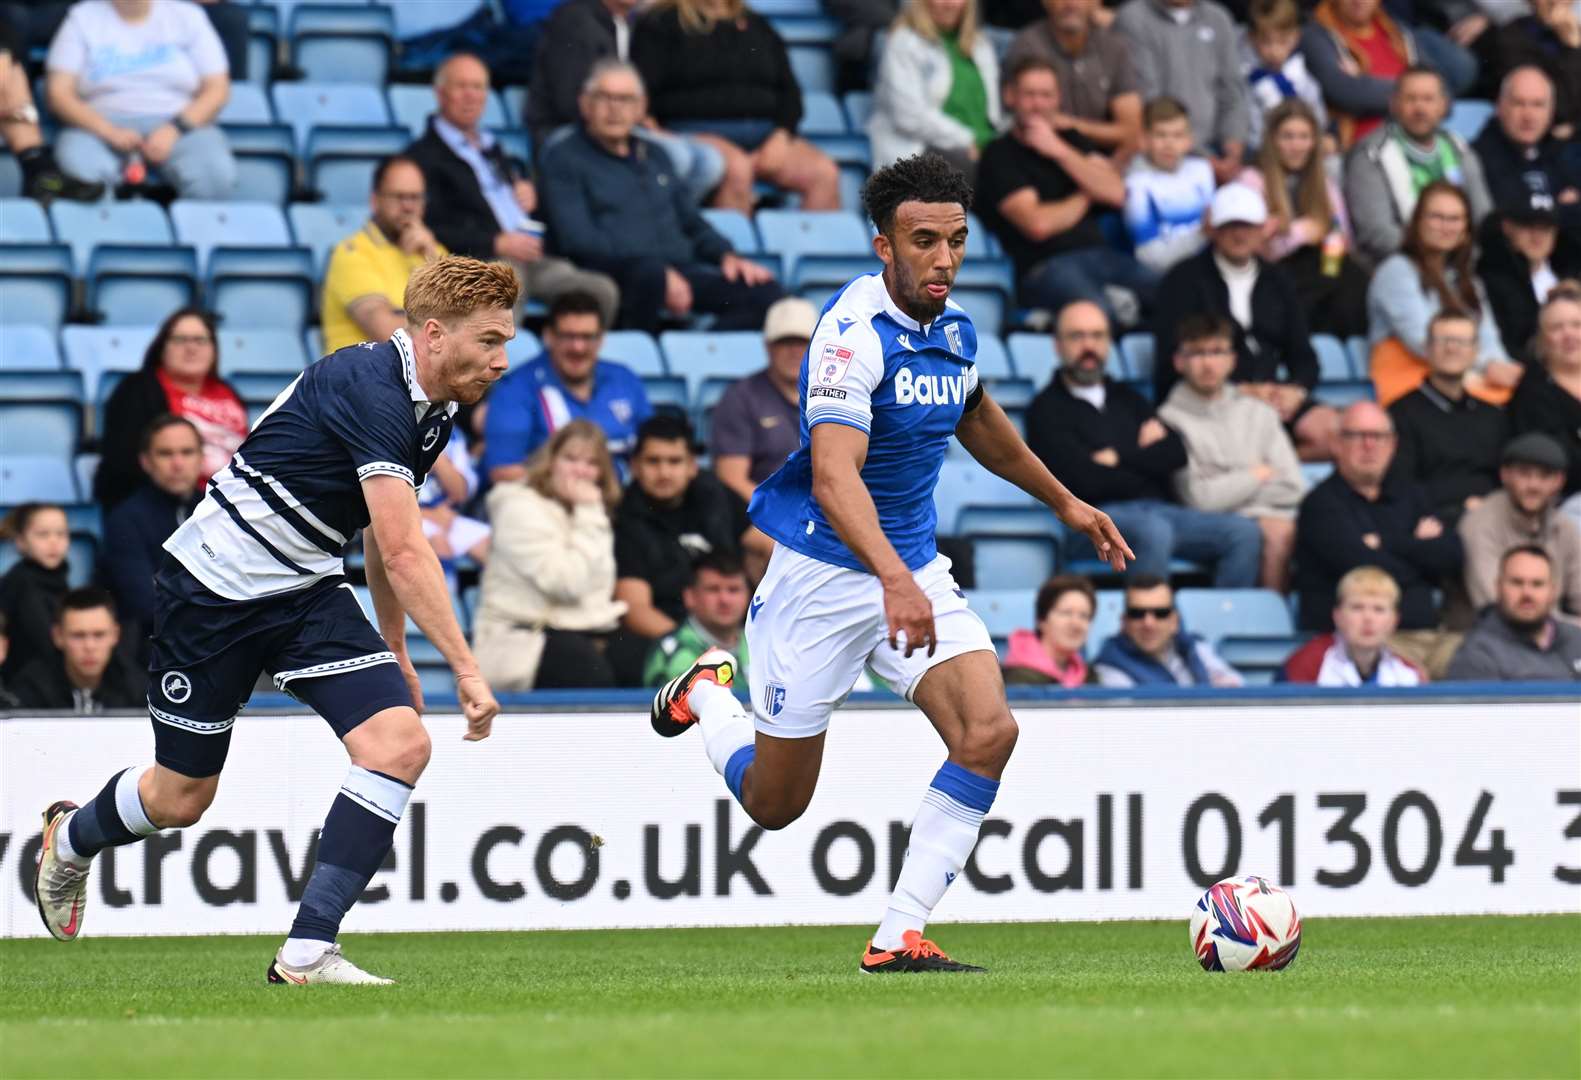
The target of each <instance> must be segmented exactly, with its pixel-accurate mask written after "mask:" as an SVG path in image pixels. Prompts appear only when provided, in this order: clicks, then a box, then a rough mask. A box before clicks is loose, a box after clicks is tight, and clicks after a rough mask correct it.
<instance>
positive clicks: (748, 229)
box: [703, 207, 763, 255]
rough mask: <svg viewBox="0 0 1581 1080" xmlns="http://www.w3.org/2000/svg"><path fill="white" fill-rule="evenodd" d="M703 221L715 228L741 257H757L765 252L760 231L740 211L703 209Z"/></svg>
mask: <svg viewBox="0 0 1581 1080" xmlns="http://www.w3.org/2000/svg"><path fill="white" fill-rule="evenodd" d="M703 220H705V221H707V222H708V224H710V225H712V226H713V227H714V231H715V232H717V233H719V235H721V236H723V237H724V238H725V239H726V240H729V241H730V246H731V247H733V248H735V250H736V252H737V253H738V254H741V255H756V254H757V253H758V252H760V251H762V250H763V245H762V243H761V242H760V241H759V240H758V231H757V229H756V227H754V226H753V224H752V219H751V218H749V217H747V216H746V215H745V214H743V213H742V212H741V211H739V210H720V209H716V208H714V207H704V208H703Z"/></svg>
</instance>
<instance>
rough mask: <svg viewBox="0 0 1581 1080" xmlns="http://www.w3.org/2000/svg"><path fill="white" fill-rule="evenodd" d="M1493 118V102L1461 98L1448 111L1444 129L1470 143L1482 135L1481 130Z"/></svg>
mask: <svg viewBox="0 0 1581 1080" xmlns="http://www.w3.org/2000/svg"><path fill="white" fill-rule="evenodd" d="M1492 116H1493V102H1491V101H1481V100H1478V99H1475V98H1461V99H1460V100H1459V101H1456V102H1455V103H1454V104H1453V105H1452V106H1450V109H1449V117H1448V119H1446V120H1445V121H1444V127H1446V128H1448V129H1449V130H1450V131H1453V132H1454V133H1455V134H1456V135H1459V136H1460V137H1461V138H1462V139H1465V140H1466V141H1467V142H1470V141H1471V140H1472V139H1475V138H1476V137H1477V136H1478V135H1480V134H1482V128H1483V126H1484V125H1485V124H1487V122H1488V120H1489V119H1490V118H1491V117H1492Z"/></svg>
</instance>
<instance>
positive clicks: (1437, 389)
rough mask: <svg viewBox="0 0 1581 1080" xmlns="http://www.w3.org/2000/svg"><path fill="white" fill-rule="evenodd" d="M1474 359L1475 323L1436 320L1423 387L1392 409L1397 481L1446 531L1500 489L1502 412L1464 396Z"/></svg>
mask: <svg viewBox="0 0 1581 1080" xmlns="http://www.w3.org/2000/svg"><path fill="white" fill-rule="evenodd" d="M1476 359H1477V320H1476V319H1474V318H1472V317H1471V316H1469V315H1465V314H1462V313H1461V312H1458V311H1440V312H1438V314H1436V315H1434V316H1433V319H1432V321H1431V322H1430V323H1429V324H1428V327H1427V367H1428V375H1427V379H1426V380H1425V381H1424V382H1423V383H1422V385H1421V386H1419V387H1417V388H1416V389H1415V390H1413V391H1411V392H1410V393H1409V394H1407V395H1405V397H1403V398H1401V399H1400V400H1399V401H1396V402H1395V403H1394V404H1393V405H1391V406H1389V418H1390V419H1391V420H1393V421H1394V431H1395V451H1394V465H1393V471H1394V475H1395V476H1397V477H1398V478H1399V479H1400V480H1402V481H1404V482H1405V483H1408V484H1415V485H1417V486H1418V487H1420V488H1422V489H1423V490H1424V491H1425V492H1426V493H1427V501H1428V505H1429V506H1431V507H1432V510H1433V516H1434V517H1436V518H1438V520H1439V521H1442V522H1443V523H1444V524H1445V525H1446V526H1453V525H1455V524H1457V523H1458V522H1459V521H1460V516H1461V515H1462V514H1464V513H1465V512H1466V511H1468V510H1474V509H1476V507H1477V505H1478V504H1479V503H1480V502H1481V501H1482V499H1483V496H1485V495H1487V494H1488V492H1490V491H1493V490H1495V489H1496V488H1497V487H1498V486H1499V453H1500V451H1501V450H1502V448H1503V446H1504V443H1505V440H1506V439H1507V438H1508V437H1509V421H1508V418H1507V417H1506V416H1505V415H1504V410H1503V409H1501V408H1499V407H1498V406H1497V405H1489V404H1488V403H1487V402H1485V401H1478V400H1477V399H1476V398H1474V397H1472V396H1471V395H1470V394H1468V393H1466V372H1468V371H1470V370H1471V365H1472V364H1473V363H1474V362H1475V361H1476Z"/></svg>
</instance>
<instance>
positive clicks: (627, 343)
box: [598, 330, 669, 375]
mask: <svg viewBox="0 0 1581 1080" xmlns="http://www.w3.org/2000/svg"><path fill="white" fill-rule="evenodd" d="M598 355H599V357H600V358H601V359H604V360H614V361H616V362H617V363H621V364H625V365H626V366H627V367H629V368H630V369H631V370H633V371H635V372H636V373H637V374H638V375H667V374H669V372H668V370H667V369H666V368H665V366H664V355H663V354H662V353H661V352H660V351H659V344H658V342H656V341H654V340H653V338H651V337H649V336H648V334H647V332H646V331H643V330H611V331H610V332H609V333H607V334H605V335H604V346H603V348H601V349H599V351H598Z"/></svg>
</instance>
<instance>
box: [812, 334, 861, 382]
mask: <svg viewBox="0 0 1581 1080" xmlns="http://www.w3.org/2000/svg"><path fill="white" fill-rule="evenodd" d="M855 358H856V353H854V352H852V351H851V350H850V349H846V348H842V347H841V346H839V345H836V344H834V343H833V342H831V343H830V344H828V345H825V346H824V347H823V352H821V353H819V354H818V383H819V385H821V386H834V385H836V384H837V383H841V382H844V381H845V375H846V372H848V371H850V370H851V361H852V360H854V359H855Z"/></svg>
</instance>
